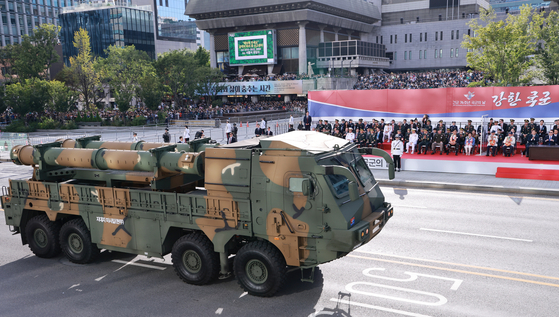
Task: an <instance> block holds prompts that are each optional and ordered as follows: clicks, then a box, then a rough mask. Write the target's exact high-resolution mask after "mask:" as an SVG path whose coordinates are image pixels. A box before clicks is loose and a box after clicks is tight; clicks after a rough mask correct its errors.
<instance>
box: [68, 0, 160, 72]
mask: <svg viewBox="0 0 559 317" xmlns="http://www.w3.org/2000/svg"><path fill="white" fill-rule="evenodd" d="M60 25H61V32H60V39H61V42H62V51H63V55H64V63H66V64H67V65H68V64H69V57H70V56H75V55H76V54H77V49H76V48H75V47H74V45H73V39H74V33H75V32H76V31H78V30H79V29H80V28H83V29H85V30H87V31H88V33H89V37H90V42H91V51H92V53H93V54H95V55H97V56H101V57H105V56H106V54H105V50H106V49H107V48H108V47H109V46H111V45H117V46H122V47H124V46H128V45H134V46H135V47H136V49H138V50H142V51H145V52H146V53H147V54H148V55H149V56H150V57H151V58H155V43H154V23H153V13H152V12H151V8H150V7H149V6H131V5H130V4H128V3H126V2H122V3H115V2H97V3H90V4H80V5H77V6H74V7H66V8H64V9H63V10H62V13H61V14H60Z"/></svg>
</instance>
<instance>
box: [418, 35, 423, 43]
mask: <svg viewBox="0 0 559 317" xmlns="http://www.w3.org/2000/svg"><path fill="white" fill-rule="evenodd" d="M419 42H423V33H419Z"/></svg>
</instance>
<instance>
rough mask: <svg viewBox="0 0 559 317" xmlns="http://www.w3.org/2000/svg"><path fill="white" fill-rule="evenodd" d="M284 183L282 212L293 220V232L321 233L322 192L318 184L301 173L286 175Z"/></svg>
mask: <svg viewBox="0 0 559 317" xmlns="http://www.w3.org/2000/svg"><path fill="white" fill-rule="evenodd" d="M284 182H285V186H284V195H283V197H284V199H283V210H284V211H285V212H286V213H287V214H289V216H290V217H291V218H293V220H294V222H295V224H294V225H293V227H294V231H296V232H297V233H298V234H317V233H320V232H322V227H323V222H322V221H323V219H322V217H323V211H322V210H321V208H322V207H323V206H322V205H321V202H322V191H321V189H320V188H319V186H318V183H317V182H316V181H315V180H314V179H313V177H312V176H311V175H309V174H302V173H287V174H286V175H285V181H284ZM304 187H307V191H308V193H306V192H305V190H304Z"/></svg>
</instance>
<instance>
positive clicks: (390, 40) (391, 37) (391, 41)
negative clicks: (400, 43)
mask: <svg viewBox="0 0 559 317" xmlns="http://www.w3.org/2000/svg"><path fill="white" fill-rule="evenodd" d="M390 44H392V35H390Z"/></svg>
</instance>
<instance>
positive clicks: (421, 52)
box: [419, 50, 423, 59]
mask: <svg viewBox="0 0 559 317" xmlns="http://www.w3.org/2000/svg"><path fill="white" fill-rule="evenodd" d="M422 57H423V51H422V50H419V59H421V58H422Z"/></svg>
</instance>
